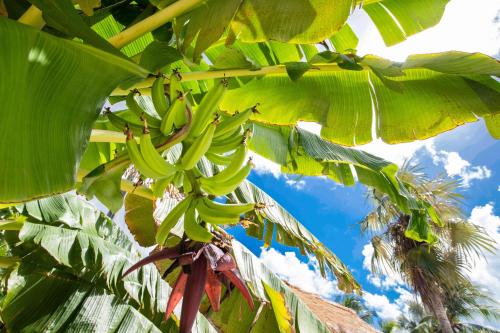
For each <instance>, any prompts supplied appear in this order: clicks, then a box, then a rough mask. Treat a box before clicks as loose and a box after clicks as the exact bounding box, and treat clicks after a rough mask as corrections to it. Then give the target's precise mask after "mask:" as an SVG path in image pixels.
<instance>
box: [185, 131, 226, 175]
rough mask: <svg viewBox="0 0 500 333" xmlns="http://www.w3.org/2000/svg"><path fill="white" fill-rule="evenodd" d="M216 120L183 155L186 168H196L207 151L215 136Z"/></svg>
mask: <svg viewBox="0 0 500 333" xmlns="http://www.w3.org/2000/svg"><path fill="white" fill-rule="evenodd" d="M216 126H217V125H216V122H212V123H211V124H210V125H209V126H208V128H207V129H206V130H205V132H204V133H203V134H202V135H201V136H199V137H197V138H196V139H195V140H194V142H193V143H192V144H191V146H190V147H189V148H188V149H187V151H186V152H185V153H184V154H183V155H182V157H181V165H182V168H183V169H184V170H191V169H192V168H194V166H195V165H196V163H198V161H199V160H200V158H201V157H202V156H203V155H204V154H205V153H206V152H207V150H208V148H209V147H210V144H211V143H212V138H213V136H214V132H215V127H216Z"/></svg>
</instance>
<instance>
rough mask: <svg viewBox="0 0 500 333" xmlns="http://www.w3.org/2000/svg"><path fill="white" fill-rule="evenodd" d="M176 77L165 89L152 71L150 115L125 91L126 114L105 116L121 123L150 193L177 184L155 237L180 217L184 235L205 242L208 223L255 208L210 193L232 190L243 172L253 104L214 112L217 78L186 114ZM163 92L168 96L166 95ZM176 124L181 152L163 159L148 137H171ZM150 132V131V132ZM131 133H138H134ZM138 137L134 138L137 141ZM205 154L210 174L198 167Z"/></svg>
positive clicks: (222, 87) (232, 220)
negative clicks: (176, 195)
mask: <svg viewBox="0 0 500 333" xmlns="http://www.w3.org/2000/svg"><path fill="white" fill-rule="evenodd" d="M181 79H182V78H181V76H180V75H179V74H178V73H174V74H172V75H171V76H170V80H169V81H170V82H169V86H168V91H165V82H164V81H165V79H164V77H163V76H158V77H157V78H156V80H155V81H154V83H153V86H152V87H151V97H152V102H153V105H154V107H155V110H156V114H155V115H151V114H148V113H147V112H145V111H144V110H143V109H142V108H141V106H140V105H139V103H138V102H137V100H136V99H135V95H136V94H138V91H135V90H134V91H131V92H130V93H129V94H128V96H127V97H126V104H127V107H128V109H129V110H130V112H129V113H128V116H127V118H126V119H125V117H120V116H119V115H116V114H114V113H111V112H109V113H108V117H109V119H110V121H111V122H112V123H113V124H114V125H115V126H122V127H125V128H126V130H125V133H126V148H127V152H128V155H129V157H130V160H131V162H132V163H133V164H134V166H135V168H136V169H137V171H139V172H140V173H141V174H142V175H143V176H144V177H146V178H151V179H153V180H154V183H153V185H152V189H153V193H154V195H155V196H157V197H160V196H162V194H163V192H164V191H165V189H166V188H167V186H169V185H170V184H173V185H174V186H175V187H177V188H179V189H182V192H183V193H184V196H185V198H184V200H182V201H181V202H180V203H178V204H177V206H176V207H174V209H172V210H171V211H170V213H169V214H168V216H167V217H166V218H165V219H164V221H163V222H162V224H161V226H160V227H159V229H158V232H157V236H156V237H157V238H156V240H157V242H158V244H160V245H164V244H165V243H166V239H167V237H168V235H169V233H170V231H171V230H172V228H173V227H175V225H176V224H177V223H178V222H179V220H180V219H183V220H184V231H185V234H186V236H187V237H188V238H189V239H191V240H193V241H198V242H210V241H211V240H212V233H211V232H210V230H211V229H212V228H213V227H211V225H212V226H214V225H230V224H236V223H238V222H239V221H240V218H241V216H242V214H245V213H247V212H249V211H251V210H254V209H255V204H254V203H246V204H223V203H218V202H216V201H214V200H212V199H211V198H213V197H219V196H225V195H227V194H229V193H231V192H233V191H234V190H235V189H236V188H237V187H238V186H239V185H240V184H241V183H242V182H243V181H244V180H245V179H246V178H247V177H248V175H249V173H250V171H251V169H252V166H253V165H252V161H251V160H250V159H248V157H247V153H248V147H247V141H248V139H249V138H250V136H251V134H252V131H251V129H250V128H249V127H248V125H247V122H248V120H249V119H250V117H251V115H252V114H253V113H256V112H257V111H256V109H255V107H253V108H250V109H248V110H245V111H243V112H240V113H236V114H234V115H232V116H221V115H219V114H218V112H217V111H218V109H217V107H218V105H219V104H220V101H221V100H222V98H223V97H224V94H225V91H226V89H227V88H226V82H225V81H221V82H217V83H216V84H215V85H214V87H213V88H212V89H210V90H209V91H208V92H207V93H206V94H205V96H204V97H203V99H202V100H201V102H200V103H199V105H198V106H197V107H195V108H194V111H193V114H192V117H191V113H190V112H191V105H190V103H189V101H188V97H189V96H188V93H187V92H185V91H183V88H182V85H181ZM166 95H168V98H167V97H166ZM181 128H187V129H188V130H189V131H188V132H187V134H186V135H185V137H183V139H182V140H179V142H180V143H182V153H181V155H180V156H179V158H178V159H177V161H175V162H174V161H171V162H172V163H170V162H169V161H167V160H166V159H165V158H164V157H163V156H162V155H161V153H160V152H159V150H158V149H159V147H161V144H160V145H158V146H155V145H154V144H153V141H152V140H156V135H158V136H159V137H167V138H172V137H173V136H175V135H176V134H177V133H178V132H179V131H180V129H181ZM153 131H154V134H155V136H154V137H153V139H152V137H151V134H152V132H153ZM134 132H135V133H139V132H140V135H138V136H137V137H134ZM137 139H139V142H137ZM203 157H206V158H207V159H208V160H209V161H210V162H212V163H213V164H215V165H217V166H219V167H220V168H221V171H219V172H218V173H215V174H214V175H212V176H206V175H204V174H203V173H202V172H201V171H200V170H199V169H198V163H199V162H200V160H201V159H202V158H203Z"/></svg>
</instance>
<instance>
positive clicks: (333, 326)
mask: <svg viewBox="0 0 500 333" xmlns="http://www.w3.org/2000/svg"><path fill="white" fill-rule="evenodd" d="M289 287H290V288H291V289H292V290H293V292H294V293H295V294H296V295H297V296H299V297H300V299H301V300H302V301H303V302H304V303H305V304H306V305H307V306H308V307H309V309H310V310H311V311H312V312H313V313H314V314H315V315H316V316H317V317H318V318H319V320H321V321H322V322H323V323H325V325H326V326H327V327H328V328H329V329H330V332H332V333H372V332H373V333H376V332H377V330H376V329H375V328H373V327H372V326H370V325H369V324H368V323H366V322H365V321H363V320H362V319H361V318H359V317H358V315H357V314H356V312H354V310H352V309H349V308H346V307H345V306H342V305H340V304H337V303H334V302H329V301H326V300H324V299H322V298H320V297H319V296H317V295H315V294H311V293H308V292H305V291H303V290H301V289H299V288H297V287H294V286H291V285H289Z"/></svg>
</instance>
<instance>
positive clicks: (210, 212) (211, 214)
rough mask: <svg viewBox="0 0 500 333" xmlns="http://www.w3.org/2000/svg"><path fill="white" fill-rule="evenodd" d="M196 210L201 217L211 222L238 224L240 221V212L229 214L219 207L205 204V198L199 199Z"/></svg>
mask: <svg viewBox="0 0 500 333" xmlns="http://www.w3.org/2000/svg"><path fill="white" fill-rule="evenodd" d="M196 210H197V211H198V214H199V215H200V218H201V219H202V220H203V221H205V222H207V223H210V224H236V223H238V222H239V221H240V215H239V214H231V215H228V214H226V213H223V212H221V211H219V210H217V209H211V208H209V207H208V206H206V205H205V201H204V200H198V203H197V205H196Z"/></svg>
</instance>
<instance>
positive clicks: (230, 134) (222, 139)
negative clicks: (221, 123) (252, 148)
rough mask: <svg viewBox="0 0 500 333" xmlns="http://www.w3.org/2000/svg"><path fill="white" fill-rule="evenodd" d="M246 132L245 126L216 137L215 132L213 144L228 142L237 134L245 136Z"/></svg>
mask: <svg viewBox="0 0 500 333" xmlns="http://www.w3.org/2000/svg"><path fill="white" fill-rule="evenodd" d="M244 133H245V130H244V129H243V126H239V127H237V128H236V129H235V130H234V131H232V132H228V133H225V134H223V135H220V136H218V137H215V134H214V140H213V144H214V145H217V144H223V143H224V142H226V141H227V140H229V139H233V138H235V137H237V136H239V137H241V136H243V134H244Z"/></svg>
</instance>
